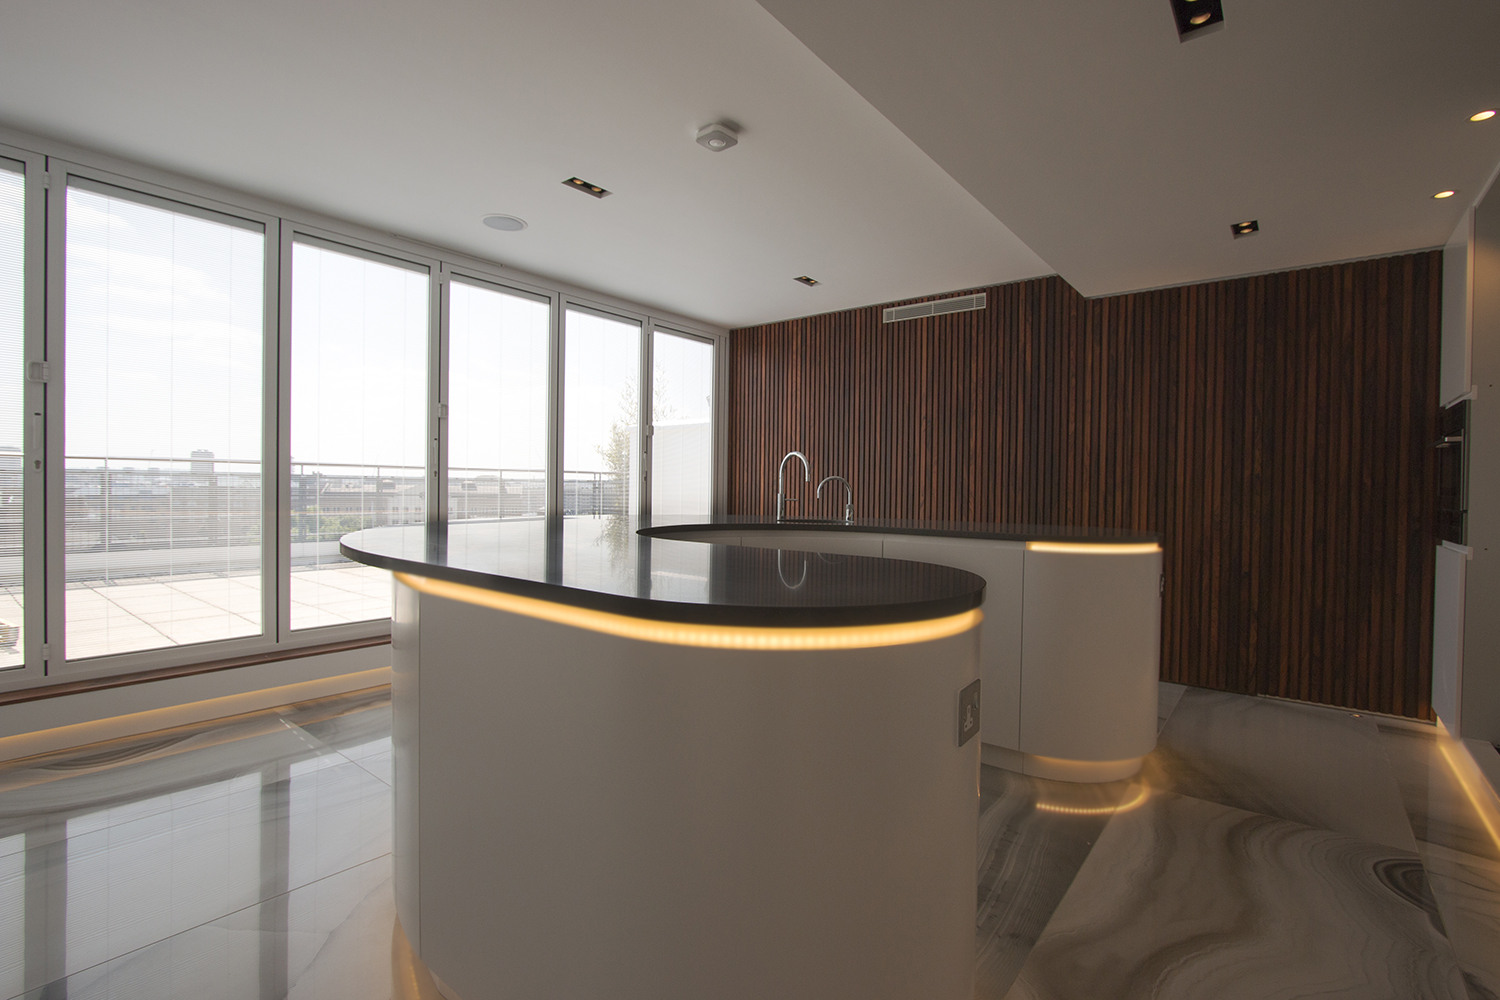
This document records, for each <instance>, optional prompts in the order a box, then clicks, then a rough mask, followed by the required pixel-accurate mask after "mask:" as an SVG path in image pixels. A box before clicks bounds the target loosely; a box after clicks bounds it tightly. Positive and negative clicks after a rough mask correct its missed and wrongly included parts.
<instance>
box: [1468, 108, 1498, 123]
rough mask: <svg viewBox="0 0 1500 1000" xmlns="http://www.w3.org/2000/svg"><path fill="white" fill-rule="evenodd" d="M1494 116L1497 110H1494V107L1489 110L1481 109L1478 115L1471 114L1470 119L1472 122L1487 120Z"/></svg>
mask: <svg viewBox="0 0 1500 1000" xmlns="http://www.w3.org/2000/svg"><path fill="white" fill-rule="evenodd" d="M1493 117H1495V112H1494V109H1491V110H1489V111H1481V112H1479V114H1477V115H1470V116H1469V121H1471V122H1487V121H1489V120H1490V119H1491V118H1493Z"/></svg>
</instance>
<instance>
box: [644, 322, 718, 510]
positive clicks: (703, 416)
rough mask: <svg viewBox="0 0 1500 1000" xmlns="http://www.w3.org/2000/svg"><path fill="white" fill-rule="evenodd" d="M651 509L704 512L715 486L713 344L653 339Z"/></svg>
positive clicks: (665, 335) (656, 336)
mask: <svg viewBox="0 0 1500 1000" xmlns="http://www.w3.org/2000/svg"><path fill="white" fill-rule="evenodd" d="M651 381H652V389H651V422H652V424H653V425H654V426H653V427H652V429H651V512H652V513H653V514H707V513H708V512H709V511H710V509H711V505H712V503H713V488H714V423H713V416H714V345H713V344H710V343H707V342H706V341H702V340H693V339H690V338H688V337H678V336H674V335H673V334H670V333H664V332H663V331H661V330H657V331H656V333H655V334H654V335H653V336H652V339H651Z"/></svg>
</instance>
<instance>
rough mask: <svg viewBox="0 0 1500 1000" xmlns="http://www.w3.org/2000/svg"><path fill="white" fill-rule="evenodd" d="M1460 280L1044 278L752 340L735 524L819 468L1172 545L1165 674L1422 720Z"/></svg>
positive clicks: (836, 316) (1357, 267) (1346, 275)
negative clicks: (1450, 310)
mask: <svg viewBox="0 0 1500 1000" xmlns="http://www.w3.org/2000/svg"><path fill="white" fill-rule="evenodd" d="M1441 281H1442V275H1441V254H1440V253H1438V252H1422V253H1414V254H1406V255H1402V256H1398V257H1387V258H1379V259H1375V260H1366V261H1357V262H1354V263H1350V264H1338V265H1331V266H1326V267H1317V268H1308V269H1304V270H1300V271H1289V272H1283V273H1279V274H1270V275H1261V276H1257V277H1252V278H1242V279H1236V280H1233V281H1223V282H1213V283H1208V284H1203V285H1195V286H1189V287H1184V288H1174V289H1165V290H1159V291H1153V292H1141V293H1136V294H1131V295H1119V296H1111V297H1106V298H1099V299H1084V298H1082V297H1081V296H1080V295H1078V293H1077V292H1076V291H1074V290H1073V289H1072V288H1071V287H1069V286H1068V285H1067V284H1066V283H1065V282H1064V281H1062V279H1060V278H1057V277H1050V278H1038V279H1035V280H1032V281H1024V282H1016V283H1013V284H1009V285H1000V286H994V287H991V288H986V289H973V291H984V292H986V293H987V295H988V299H987V305H986V308H985V309H984V310H982V311H979V312H972V313H957V314H952V315H948V316H938V317H928V318H923V319H919V320H913V321H908V322H905V323H896V324H883V323H881V320H880V316H881V313H880V308H881V307H874V306H872V307H868V308H863V309H854V310H849V311H847V312H842V313H828V314H824V315H821V316H813V317H809V318H806V319H799V320H793V321H789V322H783V323H773V324H768V325H766V326H761V327H753V328H749V329H744V330H736V331H735V332H734V335H733V337H732V339H731V345H730V370H731V376H730V381H731V391H730V394H729V399H728V407H729V420H730V427H731V428H732V433H731V436H730V448H729V459H728V460H729V502H728V509H729V510H730V512H732V513H744V514H768V513H771V511H772V509H773V503H774V493H775V480H776V467H777V463H778V462H779V461H780V458H781V456H782V454H784V453H785V452H787V451H789V450H792V449H794V448H800V449H801V450H803V451H806V452H807V454H808V456H809V458H810V459H811V460H812V463H813V476H814V478H813V485H815V484H816V483H817V481H818V479H820V478H821V477H823V476H825V475H830V474H841V475H844V476H846V477H847V478H848V479H849V481H850V482H851V483H852V484H853V487H854V502H855V512H856V514H858V515H860V516H866V517H893V518H924V519H935V520H967V521H979V522H986V523H1034V524H1035V523H1055V524H1069V525H1079V526H1105V527H1125V528H1135V529H1145V530H1151V531H1156V532H1158V533H1160V535H1161V536H1162V539H1163V543H1164V547H1165V549H1166V558H1165V568H1166V590H1165V593H1164V596H1163V602H1162V607H1163V629H1162V677H1163V679H1166V680H1173V681H1179V682H1182V683H1187V684H1195V685H1200V686H1204V687H1213V688H1220V689H1225V690H1231V691H1239V692H1244V693H1251V694H1259V693H1264V694H1273V695H1279V696H1282V697H1290V698H1300V699H1304V700H1309V701H1318V702H1323V703H1327V704H1334V705H1340V706H1345V707H1349V708H1355V709H1363V710H1371V711H1381V712H1389V713H1392V714H1397V715H1407V716H1414V717H1419V718H1427V717H1430V709H1429V704H1428V694H1429V690H1430V684H1431V636H1432V580H1433V558H1434V557H1433V545H1434V537H1435V536H1434V533H1433V518H1434V513H1435V511H1434V503H1435V500H1434V486H1433V483H1434V480H1433V476H1434V470H1435V466H1434V462H1433V454H1432V450H1431V447H1430V446H1431V443H1432V442H1433V441H1435V440H1436V437H1435V435H1436V432H1437V427H1436V416H1437V408H1438V405H1437V391H1438V389H1437V375H1438V371H1437V369H1438V338H1439V324H1440V309H1441ZM911 301H923V300H921V299H915V300H911ZM892 304H896V305H900V304H905V303H892ZM788 491H789V493H792V494H793V495H801V496H805V497H806V499H805V501H804V503H803V504H802V506H801V508H800V509H799V508H798V507H796V506H794V507H793V508H791V509H792V510H793V512H794V513H796V514H799V515H803V516H810V515H824V516H834V515H836V514H838V513H839V512H840V511H841V509H842V508H841V505H842V503H843V499H842V490H839V491H835V495H834V496H832V497H829V496H828V494H827V493H826V492H825V495H824V499H823V500H822V501H820V502H814V501H813V499H812V490H811V489H810V488H807V489H805V491H804V484H802V483H801V482H797V483H795V484H790V483H789V485H788Z"/></svg>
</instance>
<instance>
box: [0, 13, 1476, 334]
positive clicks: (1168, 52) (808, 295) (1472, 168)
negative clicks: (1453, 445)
mask: <svg viewBox="0 0 1500 1000" xmlns="http://www.w3.org/2000/svg"><path fill="white" fill-rule="evenodd" d="M1224 2H1225V4H1226V23H1225V26H1224V30H1222V31H1219V32H1217V33H1214V34H1212V35H1209V36H1207V37H1204V38H1200V39H1196V40H1192V41H1189V42H1187V43H1179V41H1178V40H1177V36H1176V32H1175V30H1174V28H1173V25H1172V21H1171V16H1170V12H1169V6H1168V0H1069V2H1068V3H1057V2H1027V0H929V2H928V3H925V4H920V5H919V4H915V3H911V2H910V0H763V3H764V8H763V7H762V6H760V5H758V4H756V3H754V2H753V0H613V2H606V0H510V2H507V3H505V4H498V3H486V2H477V0H467V2H466V0H428V2H426V3H415V2H411V0H408V2H405V3H402V2H395V0H393V2H385V3H380V4H372V3H369V2H356V0H319V2H318V3H311V4H310V3H305V2H292V0H258V2H256V3H253V4H251V3H243V2H234V0H112V2H111V3H107V4H104V3H98V2H97V0H48V2H45V3H44V2H21V0H0V123H4V124H8V125H11V126H14V127H16V128H19V129H23V130H30V131H33V132H38V133H41V134H44V135H50V136H55V137H57V138H60V139H64V140H69V141H72V142H75V143H77V144H80V145H84V146H88V147H92V148H97V149H100V150H103V151H105V152H110V153H114V154H118V155H121V156H124V157H127V158H131V159H136V160H140V161H143V162H146V163H149V164H152V165H156V166H160V167H165V168H167V169H170V170H175V171H179V172H182V173H185V174H189V175H192V176H196V177H201V178H203V179H206V180H210V181H215V182H219V183H221V184H224V185H227V186H230V187H233V188H239V189H244V190H247V191H251V192H253V193H256V194H260V195H264V196H267V197H270V198H274V199H277V200H281V201H285V202H289V203H292V204H297V205H302V206H306V207H308V208H311V209H315V210H317V211H320V212H323V213H326V214H330V215H334V216H340V217H343V218H347V219H349V220H351V221H354V222H359V223H362V224H365V225H368V226H371V227H373V228H376V229H380V230H384V231H389V232H393V233H397V234H400V235H402V236H407V237H411V238H414V239H418V240H423V241H426V242H429V243H434V244H438V245H443V246H449V247H452V248H454V249H457V250H462V251H467V252H469V253H473V254H476V255H479V256H482V257H487V258H490V259H493V260H497V261H500V262H502V263H506V264H509V265H512V266H514V267H518V268H522V269H526V270H530V271H534V272H536V273H539V274H543V275H549V276H552V277H555V278H558V279H561V280H564V281H568V282H572V283H575V284H579V285H583V286H585V287H591V288H595V289H598V290H599V291H602V292H607V293H610V294H613V295H616V296H619V297H622V298H626V299H631V300H634V301H637V302H641V303H643V304H645V305H648V306H653V307H658V308H662V309H669V310H672V311H675V312H678V313H682V314H685V315H688V316H692V317H695V318H698V319H701V320H704V321H706V322H710V323H716V324H722V325H725V326H743V325H748V324H753V323H759V322H765V321H770V320H776V319H785V318H788V317H793V316H800V315H807V314H810V313H816V312H824V311H830V310H836V309H844V308H848V307H852V306H859V305H867V304H870V303H877V302H886V301H891V300H895V299H899V298H904V297H910V296H915V295H922V294H931V293H935V292H941V291H946V290H951V289H959V288H965V287H971V286H975V285H981V284H987V283H991V282H1002V281H1010V280H1016V279H1020V278H1025V277H1032V276H1035V275H1038V274H1046V273H1052V272H1054V271H1056V272H1058V273H1061V274H1062V275H1063V277H1065V278H1067V279H1068V280H1069V281H1070V282H1071V283H1072V284H1073V285H1074V286H1075V287H1077V288H1078V289H1079V290H1080V291H1082V292H1083V293H1084V294H1086V295H1099V294H1106V293H1111V292H1118V291H1127V290H1134V289H1140V288H1149V287H1156V286H1160V285H1168V284H1177V283H1184V282H1191V281H1201V280H1208V279H1213V278H1220V277H1227V276H1231V275H1237V274H1246V273H1255V272H1259V271H1268V270H1275V269H1279V268H1289V267H1297V266H1302V265H1306V264H1313V263H1320V262H1325V261H1331V260H1342V259H1348V258H1354V257H1362V256H1370V255H1375V254H1381V253H1392V252H1400V251H1404V250H1410V249H1415V248H1419V247H1426V246H1433V245H1437V244H1441V243H1443V242H1444V241H1445V240H1446V239H1447V237H1448V235H1449V234H1450V233H1451V232H1452V230H1453V228H1454V225H1455V223H1456V221H1457V219H1458V216H1459V213H1460V212H1461V211H1462V210H1463V208H1464V206H1465V205H1466V204H1468V203H1469V202H1470V201H1472V198H1473V196H1474V195H1475V194H1477V193H1478V188H1479V187H1480V186H1481V185H1482V184H1483V183H1484V181H1485V179H1486V178H1487V177H1488V176H1489V173H1490V171H1491V170H1492V168H1493V167H1494V165H1495V164H1496V162H1497V160H1500V118H1497V119H1495V120H1494V121H1491V122H1489V123H1485V124H1480V125H1474V124H1470V123H1469V122H1468V121H1467V120H1466V118H1467V116H1468V115H1469V114H1470V113H1472V112H1473V111H1475V110H1478V109H1480V108H1484V107H1491V106H1495V105H1500V58H1497V54H1500V3H1496V2H1495V0H1422V2H1414V0H1317V2H1308V0H1224ZM768 9H769V10H770V11H771V13H773V14H775V17H772V16H771V14H768V13H767V10H768ZM777 18H780V19H781V20H780V21H779V22H778V20H777ZM783 23H784V24H785V27H783ZM788 29H790V30H788ZM793 32H795V33H796V34H795V35H794V34H793ZM799 39H800V40H799ZM804 42H805V43H806V45H804V44H803V43H804ZM809 47H810V48H809ZM814 52H816V53H817V54H816V55H814ZM825 63H826V64H825ZM830 66H831V67H832V69H830V68H829V67H830ZM835 70H836V71H837V73H835ZM845 81H848V82H847V83H846V82H845ZM851 84H852V86H851ZM720 117H725V118H731V119H735V120H737V121H739V122H740V123H741V124H742V125H743V126H744V132H743V136H742V139H743V141H742V142H741V144H740V145H739V146H738V147H736V148H734V149H731V150H729V151H727V152H725V153H719V154H716V153H710V152H708V151H706V150H704V149H702V148H701V147H699V146H697V145H696V144H694V142H693V132H694V131H695V130H696V128H697V127H698V126H700V125H703V124H705V123H707V122H709V121H712V120H714V119H716V118H720ZM893 123H894V124H893ZM575 174H576V175H578V176H581V177H584V178H586V179H588V180H590V181H594V182H597V183H600V184H602V185H604V186H605V187H607V188H610V189H611V190H613V191H614V192H615V194H613V195H612V196H611V197H609V198H606V199H604V200H602V201H598V200H594V199H592V198H588V197H586V196H584V195H581V194H580V193H578V192H576V191H569V190H567V189H565V188H564V187H563V186H562V185H561V183H560V182H561V181H562V180H563V179H564V178H565V177H568V176H570V175H575ZM960 185H962V186H960ZM1450 187H1451V188H1457V189H1458V190H1459V191H1460V195H1459V197H1456V198H1453V199H1450V200H1448V201H1445V202H1439V201H1433V200H1432V198H1431V197H1430V196H1431V194H1432V193H1433V192H1434V191H1437V190H1439V189H1442V188H1450ZM492 212H502V213H509V214H514V215H519V216H521V217H522V218H524V219H526V220H527V221H528V222H529V223H530V224H531V225H530V228H529V229H527V230H526V231H524V232H521V233H500V232H495V231H493V230H490V229H487V228H485V227H483V226H482V225H481V224H480V221H479V220H480V217H481V216H483V215H485V214H487V213H492ZM1250 218H1255V219H1259V220H1260V223H1261V226H1262V232H1261V233H1259V234H1257V235H1255V236H1252V237H1250V238H1248V239H1242V240H1234V239H1231V237H1230V234H1229V228H1228V227H1229V224H1230V223H1231V222H1235V221H1239V220H1242V219H1250ZM1018 237H1019V238H1018ZM1022 240H1024V241H1025V242H1024V243H1023V242H1021V241H1022ZM804 273H805V274H811V275H813V276H814V277H816V278H818V279H820V280H821V281H822V282H823V284H822V285H820V286H818V287H817V288H811V289H810V288H805V287H803V286H802V285H799V284H797V283H795V282H794V281H792V278H793V277H795V276H796V275H799V274H804Z"/></svg>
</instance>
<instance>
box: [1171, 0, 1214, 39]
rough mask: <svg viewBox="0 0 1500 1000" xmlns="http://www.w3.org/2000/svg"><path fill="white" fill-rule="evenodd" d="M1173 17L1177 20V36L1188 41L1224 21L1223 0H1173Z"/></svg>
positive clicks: (1206, 32)
mask: <svg viewBox="0 0 1500 1000" xmlns="http://www.w3.org/2000/svg"><path fill="white" fill-rule="evenodd" d="M1171 3H1172V19H1173V20H1174V21H1176V22H1177V38H1178V40H1179V41H1184V42H1185V41H1187V40H1188V39H1189V38H1194V37H1197V36H1198V35H1201V34H1208V33H1209V31H1210V29H1213V28H1215V26H1216V25H1221V24H1223V23H1224V4H1223V2H1222V0H1171Z"/></svg>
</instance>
